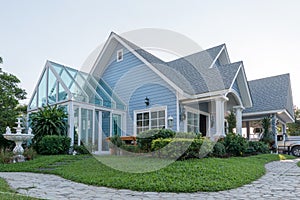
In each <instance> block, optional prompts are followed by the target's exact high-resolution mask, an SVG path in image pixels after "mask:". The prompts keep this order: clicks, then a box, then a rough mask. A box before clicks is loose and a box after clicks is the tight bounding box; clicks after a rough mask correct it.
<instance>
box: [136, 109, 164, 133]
mask: <svg viewBox="0 0 300 200" xmlns="http://www.w3.org/2000/svg"><path fill="white" fill-rule="evenodd" d="M157 111H165V128H166V129H167V128H168V127H167V126H168V124H167V123H168V119H167V106H160V107H153V108H149V109H142V110H135V111H133V115H134V116H133V128H134V130H133V132H134V134H133V135H134V136H137V114H139V113H145V112H148V113H149V130H151V112H157Z"/></svg>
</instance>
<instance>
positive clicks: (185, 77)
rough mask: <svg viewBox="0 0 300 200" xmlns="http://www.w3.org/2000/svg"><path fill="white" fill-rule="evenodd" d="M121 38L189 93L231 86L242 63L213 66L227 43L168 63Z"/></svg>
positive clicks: (217, 89)
mask: <svg viewBox="0 0 300 200" xmlns="http://www.w3.org/2000/svg"><path fill="white" fill-rule="evenodd" d="M119 37H120V36H119ZM120 38H121V39H122V40H123V41H124V42H125V43H126V44H127V45H129V46H130V47H131V48H132V49H134V51H136V52H137V53H138V54H139V55H140V56H142V57H143V58H144V59H145V60H146V61H148V62H149V63H151V64H152V65H153V66H154V67H155V68H156V69H158V70H159V71H160V72H161V73H162V74H164V75H165V76H166V77H167V78H168V79H169V80H171V81H172V82H173V83H174V84H176V85H177V86H178V87H179V88H180V89H182V90H183V91H185V92H186V93H188V94H202V93H207V92H212V91H219V90H224V89H229V87H230V85H231V83H232V82H233V79H234V77H235V75H236V73H237V71H238V69H239V66H240V65H241V63H242V62H237V63H231V64H228V65H224V66H218V65H215V67H213V68H209V67H210V66H211V65H212V63H213V61H214V59H215V58H216V57H217V55H218V54H219V53H220V51H221V49H222V48H223V47H224V46H225V44H222V45H219V46H216V47H213V48H210V49H207V50H204V51H201V52H197V53H194V54H191V55H188V56H185V57H182V58H179V59H176V60H173V61H170V62H164V61H163V60H161V59H159V58H157V57H156V56H154V55H152V54H151V53H149V52H147V51H145V50H144V49H142V48H140V47H138V46H137V45H135V44H133V43H132V42H130V41H128V40H126V39H125V38H122V37H120Z"/></svg>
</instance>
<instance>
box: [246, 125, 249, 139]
mask: <svg viewBox="0 0 300 200" xmlns="http://www.w3.org/2000/svg"><path fill="white" fill-rule="evenodd" d="M246 128H247V138H248V140H250V122H249V121H246Z"/></svg>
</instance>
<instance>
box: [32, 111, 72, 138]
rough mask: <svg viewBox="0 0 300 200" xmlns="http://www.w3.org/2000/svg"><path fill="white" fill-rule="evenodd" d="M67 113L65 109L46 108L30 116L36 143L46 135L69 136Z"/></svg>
mask: <svg viewBox="0 0 300 200" xmlns="http://www.w3.org/2000/svg"><path fill="white" fill-rule="evenodd" d="M67 117H68V115H67V113H66V112H65V110H64V107H57V106H56V105H55V106H50V105H48V106H46V107H43V108H41V109H39V111H38V112H36V113H32V114H31V115H30V126H31V128H32V132H33V134H34V138H33V139H34V141H35V142H36V143H38V142H39V141H41V139H42V138H43V137H44V136H46V135H61V136H66V135H67V129H68V127H67Z"/></svg>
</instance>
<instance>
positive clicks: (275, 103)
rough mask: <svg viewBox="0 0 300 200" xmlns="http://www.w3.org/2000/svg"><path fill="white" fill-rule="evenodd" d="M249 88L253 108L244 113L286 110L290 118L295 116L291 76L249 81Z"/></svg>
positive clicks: (285, 75) (284, 75)
mask: <svg viewBox="0 0 300 200" xmlns="http://www.w3.org/2000/svg"><path fill="white" fill-rule="evenodd" d="M249 88H250V92H251V94H252V100H253V106H252V107H251V108H247V109H246V110H245V111H244V113H249V114H250V113H257V112H266V111H269V112H270V113H271V112H272V111H281V110H286V111H287V112H288V113H289V115H290V116H294V113H293V100H292V99H293V97H292V92H291V83H290V75H289V74H283V75H278V76H272V77H267V78H262V79H257V80H252V81H249Z"/></svg>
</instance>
